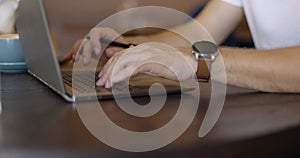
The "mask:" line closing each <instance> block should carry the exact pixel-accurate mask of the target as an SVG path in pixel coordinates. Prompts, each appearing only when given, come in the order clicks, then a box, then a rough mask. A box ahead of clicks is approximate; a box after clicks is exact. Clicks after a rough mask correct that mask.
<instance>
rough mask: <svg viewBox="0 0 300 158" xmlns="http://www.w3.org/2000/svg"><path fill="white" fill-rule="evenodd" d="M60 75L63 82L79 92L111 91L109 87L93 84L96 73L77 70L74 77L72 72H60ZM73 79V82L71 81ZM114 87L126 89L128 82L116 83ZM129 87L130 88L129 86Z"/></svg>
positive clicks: (96, 77)
mask: <svg viewBox="0 0 300 158" xmlns="http://www.w3.org/2000/svg"><path fill="white" fill-rule="evenodd" d="M62 77H63V80H64V83H65V84H67V85H69V86H70V87H72V88H74V89H75V90H76V91H78V92H80V93H92V92H95V90H96V92H111V91H112V90H111V89H106V88H104V87H99V86H97V85H95V83H96V80H97V79H98V76H97V75H94V73H90V72H79V73H75V75H74V77H73V74H72V72H62ZM73 81H74V82H73ZM114 88H115V89H117V90H122V89H127V88H128V84H127V83H125V82H122V83H118V84H115V85H114ZM129 89H131V88H129Z"/></svg>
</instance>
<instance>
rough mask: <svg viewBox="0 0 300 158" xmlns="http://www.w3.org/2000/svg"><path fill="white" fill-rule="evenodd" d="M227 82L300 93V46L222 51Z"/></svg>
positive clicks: (224, 49)
mask: <svg viewBox="0 0 300 158" xmlns="http://www.w3.org/2000/svg"><path fill="white" fill-rule="evenodd" d="M220 52H221V54H222V57H223V60H224V64H225V69H226V75H227V83H228V84H230V85H235V86H239V87H245V88H251V89H257V90H260V91H266V92H300V84H299V83H300V70H299V67H300V62H299V59H300V47H293V48H284V49H276V50H268V51H257V50H254V49H236V48H220Z"/></svg>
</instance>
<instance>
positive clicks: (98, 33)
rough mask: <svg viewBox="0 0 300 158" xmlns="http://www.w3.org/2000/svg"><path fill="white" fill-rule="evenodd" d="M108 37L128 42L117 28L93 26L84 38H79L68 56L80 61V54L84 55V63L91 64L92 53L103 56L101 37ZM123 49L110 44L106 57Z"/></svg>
mask: <svg viewBox="0 0 300 158" xmlns="http://www.w3.org/2000/svg"><path fill="white" fill-rule="evenodd" d="M101 38H103V39H107V40H111V41H116V42H120V43H127V41H126V40H125V39H124V38H123V37H122V36H121V35H120V34H119V33H117V32H116V31H115V30H113V29H111V28H103V27H98V28H97V27H96V28H93V29H92V30H91V31H90V32H89V34H88V35H87V36H86V38H84V39H80V40H77V41H76V42H75V44H74V46H73V48H72V49H71V50H70V51H69V52H68V54H67V56H66V58H73V61H78V60H79V57H80V55H82V57H83V63H84V64H89V63H90V60H91V57H92V55H93V54H94V55H96V56H101V55H102V53H101V52H102V51H101V50H102V49H103V48H102V46H101V43H100V39H101ZM121 50H123V48H120V47H114V46H108V47H107V48H106V49H105V50H104V53H105V55H106V57H108V58H109V57H111V56H113V55H114V54H115V53H116V52H119V51H121Z"/></svg>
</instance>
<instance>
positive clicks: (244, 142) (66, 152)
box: [0, 73, 300, 158]
mask: <svg viewBox="0 0 300 158" xmlns="http://www.w3.org/2000/svg"><path fill="white" fill-rule="evenodd" d="M1 86H2V87H1V102H2V106H3V111H2V114H1V118H0V157H9V156H10V157H101V156H103V157H171V156H172V157H201V156H202V157H230V158H231V157H258V156H260V157H262V156H264V157H290V156H294V155H296V154H300V153H299V150H298V148H299V145H300V136H299V134H300V126H299V125H300V115H299V114H300V95H299V94H271V93H261V92H256V91H252V90H246V89H240V88H236V87H231V86H229V87H228V92H227V96H226V101H225V105H224V108H223V111H222V114H221V116H220V118H219V120H218V122H217V124H216V125H215V127H214V128H213V129H212V131H211V132H210V133H209V134H208V135H207V136H205V137H204V138H199V137H198V136H197V134H198V130H199V128H200V125H201V122H202V120H203V116H204V114H205V112H206V110H207V104H208V102H209V99H208V98H209V93H208V92H209V84H205V83H200V88H201V92H202V95H201V101H200V106H199V109H198V112H197V115H196V118H195V119H194V121H193V122H192V124H191V126H190V127H189V128H188V129H187V131H186V132H185V133H184V134H183V135H182V136H181V137H180V138H178V139H177V140H176V141H175V142H173V143H171V144H170V145H168V146H166V147H164V148H161V149H158V150H155V151H151V152H145V153H130V152H123V151H119V150H117V149H114V148H111V147H109V146H107V145H105V144H103V143H102V142H100V141H99V140H98V139H96V138H95V137H94V136H93V135H92V134H91V133H90V132H89V131H88V130H87V129H86V127H85V126H84V124H83V123H82V121H81V119H80V118H79V115H78V113H77V111H76V108H74V105H72V104H71V103H68V102H65V101H64V100H63V99H62V98H61V97H60V96H58V95H57V94H56V93H54V92H53V91H51V90H50V89H48V88H47V87H46V86H44V85H43V84H41V83H40V82H39V81H37V80H36V79H34V78H33V77H32V76H30V75H29V74H27V73H22V74H3V73H2V74H1ZM145 100H147V99H146V98H145V97H140V98H136V101H137V102H146V101H145ZM179 100H180V95H170V96H168V99H167V101H166V104H165V106H164V108H163V109H162V110H161V111H160V113H159V114H158V115H157V116H154V117H151V118H148V119H141V120H138V119H136V118H132V117H131V116H129V115H126V113H125V112H123V111H122V110H121V109H120V108H119V107H118V106H117V105H116V103H115V101H114V100H106V101H101V106H102V108H103V109H104V111H105V112H106V114H107V116H109V117H110V118H111V119H112V120H113V121H114V122H116V123H117V124H119V125H120V126H128V127H131V125H135V126H134V128H135V130H139V131H147V130H151V128H155V127H160V126H163V125H164V124H165V123H166V122H168V120H170V119H172V117H173V116H174V114H175V112H176V110H177V109H178V101H179ZM99 121H101V120H99Z"/></svg>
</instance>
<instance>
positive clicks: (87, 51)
mask: <svg viewBox="0 0 300 158" xmlns="http://www.w3.org/2000/svg"><path fill="white" fill-rule="evenodd" d="M82 55H83V64H85V65H87V64H89V63H90V61H91V57H92V50H91V45H90V43H89V42H86V44H85V45H84V47H83V53H82Z"/></svg>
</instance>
